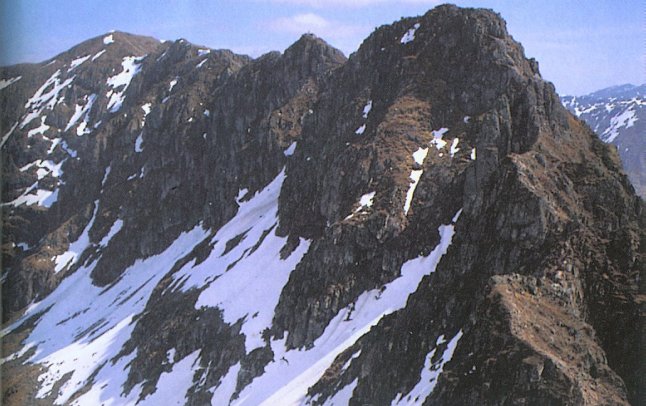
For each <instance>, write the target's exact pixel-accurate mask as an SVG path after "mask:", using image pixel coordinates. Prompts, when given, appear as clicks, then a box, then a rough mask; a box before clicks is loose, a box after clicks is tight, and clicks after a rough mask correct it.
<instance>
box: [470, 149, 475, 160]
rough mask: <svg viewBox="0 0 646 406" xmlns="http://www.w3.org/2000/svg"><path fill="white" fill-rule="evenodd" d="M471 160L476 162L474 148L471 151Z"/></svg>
mask: <svg viewBox="0 0 646 406" xmlns="http://www.w3.org/2000/svg"><path fill="white" fill-rule="evenodd" d="M471 160H472V161H475V160H476V149H475V147H474V148H472V149H471Z"/></svg>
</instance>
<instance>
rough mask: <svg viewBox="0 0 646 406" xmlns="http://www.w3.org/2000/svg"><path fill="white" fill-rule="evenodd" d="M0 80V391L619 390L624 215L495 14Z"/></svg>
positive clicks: (617, 186)
mask: <svg viewBox="0 0 646 406" xmlns="http://www.w3.org/2000/svg"><path fill="white" fill-rule="evenodd" d="M48 62H49V61H48ZM0 78H2V79H1V80H2V82H0V83H2V84H3V86H5V87H4V88H3V89H2V90H0V106H2V129H3V130H2V132H3V133H4V134H3V135H4V138H3V146H2V154H3V155H2V156H3V190H2V200H3V202H4V203H3V216H4V217H3V226H4V235H3V276H2V277H3V305H4V318H5V322H6V324H5V329H4V330H3V335H4V339H3V341H4V343H3V345H4V349H5V355H6V358H5V360H4V363H3V374H4V376H8V377H9V378H8V379H7V381H6V384H5V385H4V387H3V399H4V401H5V402H6V403H8V404H21V403H24V402H32V403H38V402H42V403H43V404H52V403H56V404H67V403H72V404H77V403H78V404H86V403H87V402H98V403H101V402H108V403H109V402H113V403H116V404H132V403H137V402H139V403H146V402H148V403H151V404H158V403H159V402H160V401H164V402H167V401H171V400H172V401H178V402H180V403H187V404H196V405H201V404H205V403H212V404H229V403H231V404H259V403H261V402H263V401H267V402H269V403H271V402H274V403H276V404H278V403H280V404H291V403H307V404H347V403H350V404H491V405H502V404H525V403H528V404H533V403H540V404H590V405H595V404H627V403H629V402H630V403H633V404H639V403H640V399H641V398H640V396H642V395H641V394H640V393H639V388H640V387H643V382H640V381H639V380H640V379H643V376H646V375H645V374H644V373H643V371H642V370H641V368H643V367H642V366H641V364H640V363H639V359H640V358H639V357H640V356H641V354H640V345H639V343H640V334H641V333H640V327H639V326H640V325H642V324H643V312H641V313H640V308H639V304H640V301H641V298H642V297H643V288H641V289H642V290H641V291H640V283H641V282H640V281H641V280H643V279H642V278H641V277H640V276H641V272H643V269H644V245H643V241H645V237H646V234H645V232H644V229H645V227H644V225H645V218H644V209H643V202H642V201H641V200H640V199H639V198H638V197H636V196H635V193H634V190H633V188H632V186H631V185H630V184H629V182H628V180H627V178H626V176H625V174H624V173H623V171H622V168H621V164H620V161H619V159H618V157H617V154H616V152H615V151H614V150H611V149H609V148H608V147H607V146H606V145H604V144H603V143H602V142H601V141H600V140H599V139H598V138H597V136H596V135H595V134H594V133H593V132H592V131H591V130H590V129H589V128H588V127H587V126H586V125H584V124H582V122H580V121H578V120H577V119H576V118H575V117H574V116H572V115H571V114H570V113H568V112H567V110H566V109H565V108H564V107H563V106H562V105H561V104H560V101H559V98H558V96H557V95H556V93H555V91H554V88H553V86H552V85H551V84H550V83H548V82H545V81H544V80H543V79H542V78H541V76H540V73H539V71H538V64H537V62H536V61H533V60H527V59H526V58H525V57H524V54H523V50H522V47H521V46H520V44H518V43H516V42H515V41H514V40H513V39H512V38H511V37H510V36H509V35H508V34H507V32H506V27H505V23H504V21H503V20H502V19H501V18H500V16H498V15H497V14H495V13H493V12H491V11H487V10H476V9H460V8H457V7H454V6H441V7H438V8H435V9H433V10H431V11H429V12H428V13H427V14H425V15H424V16H421V17H415V18H408V19H403V20H401V21H399V22H396V23H394V24H393V25H390V26H384V27H380V28H379V29H377V30H376V31H375V32H374V33H373V34H372V35H371V36H370V37H368V38H367V39H366V40H365V41H364V43H363V44H362V46H361V47H360V49H359V50H358V51H357V52H356V53H355V54H353V55H352V56H351V57H350V59H348V60H347V61H346V59H345V57H343V55H342V54H341V53H340V52H338V51H336V50H335V49H333V48H331V47H330V46H328V45H327V44H325V43H324V42H323V41H321V40H320V39H318V38H315V37H313V36H310V35H305V36H303V37H302V38H301V39H300V40H299V41H298V42H296V43H295V44H294V45H293V46H291V47H290V48H288V49H287V50H286V51H285V52H284V53H283V54H279V53H270V54H267V55H264V56H263V57H261V58H258V59H255V60H252V59H250V58H247V57H244V56H239V55H235V54H233V53H231V52H229V51H216V50H208V49H205V48H201V47H197V46H194V45H191V44H189V43H187V42H186V41H183V40H179V41H176V42H174V43H168V42H167V43H158V42H156V41H154V40H151V39H148V38H142V37H136V36H131V35H128V34H123V33H112V34H108V35H106V36H103V37H100V38H96V39H94V40H90V41H88V42H86V43H83V44H81V45H79V46H78V47H75V48H73V49H72V50H70V51H68V52H66V53H64V54H61V55H59V56H57V57H56V58H55V60H53V62H49V63H47V62H46V63H43V64H40V65H28V66H15V67H8V68H2V70H1V71H0ZM17 78H19V79H17ZM5 129H6V130H5ZM7 131H8V132H7ZM640 377H642V378H640ZM170 382H172V387H173V390H172V391H170V392H169V391H168V388H169V385H170ZM640 385H641V386H640Z"/></svg>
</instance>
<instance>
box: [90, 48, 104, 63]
mask: <svg viewBox="0 0 646 406" xmlns="http://www.w3.org/2000/svg"><path fill="white" fill-rule="evenodd" d="M103 54H105V49H104V50H102V51H99V52H97V53H96V54H95V55H94V56H93V57H92V61H96V60H97V59H99V58H100V57H101V55H103Z"/></svg>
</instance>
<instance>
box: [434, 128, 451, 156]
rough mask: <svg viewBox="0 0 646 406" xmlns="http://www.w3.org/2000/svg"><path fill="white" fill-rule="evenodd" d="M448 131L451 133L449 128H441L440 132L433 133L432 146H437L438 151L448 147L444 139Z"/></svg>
mask: <svg viewBox="0 0 646 406" xmlns="http://www.w3.org/2000/svg"><path fill="white" fill-rule="evenodd" d="M447 131H449V129H448V128H440V129H439V130H435V131H433V132H432V133H433V139H432V140H431V142H430V144H431V145H435V148H437V150H438V151H439V150H441V149H442V148H444V147H445V146H446V141H444V140H443V139H442V138H443V137H444V134H446V132H447Z"/></svg>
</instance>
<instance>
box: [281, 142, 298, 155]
mask: <svg viewBox="0 0 646 406" xmlns="http://www.w3.org/2000/svg"><path fill="white" fill-rule="evenodd" d="M294 151H296V141H294V142H292V143H291V144H290V146H289V147H287V149H286V150H285V151H283V154H284V155H285V156H292V155H294Z"/></svg>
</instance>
